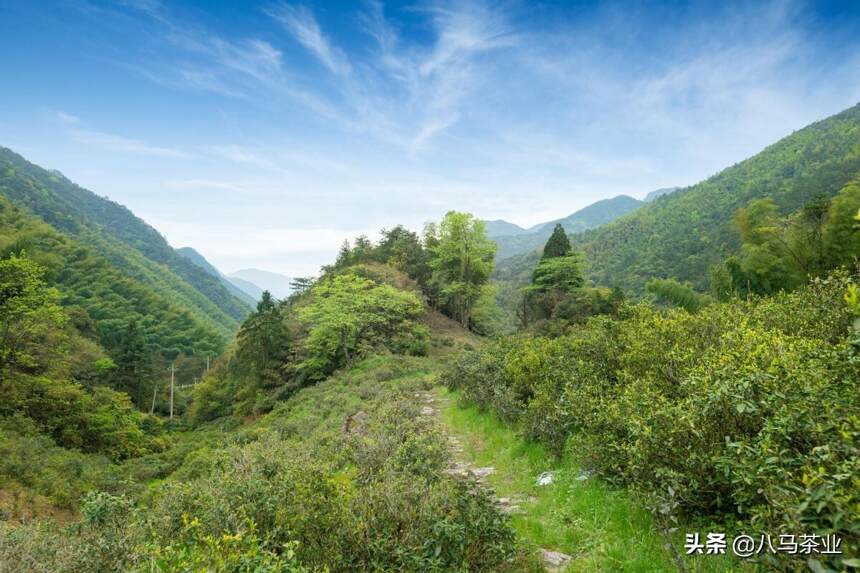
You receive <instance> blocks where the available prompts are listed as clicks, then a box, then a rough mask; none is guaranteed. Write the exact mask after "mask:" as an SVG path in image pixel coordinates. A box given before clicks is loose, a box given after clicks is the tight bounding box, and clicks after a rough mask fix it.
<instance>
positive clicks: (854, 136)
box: [573, 105, 860, 293]
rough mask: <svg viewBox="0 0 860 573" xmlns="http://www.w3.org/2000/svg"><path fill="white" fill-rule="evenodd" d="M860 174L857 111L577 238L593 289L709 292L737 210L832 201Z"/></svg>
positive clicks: (735, 239) (731, 242) (732, 242)
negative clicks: (676, 284) (687, 286)
mask: <svg viewBox="0 0 860 573" xmlns="http://www.w3.org/2000/svg"><path fill="white" fill-rule="evenodd" d="M858 172H860V105H856V106H854V107H852V108H850V109H847V110H845V111H843V112H841V113H839V114H837V115H834V116H832V117H830V118H828V119H825V120H823V121H819V122H817V123H814V124H812V125H810V126H808V127H806V128H804V129H802V130H800V131H797V132H795V133H793V134H792V135H789V136H788V137H786V138H784V139H782V140H780V141H779V142H777V143H775V144H773V145H771V146H769V147H768V148H766V149H765V150H764V151H762V152H761V153H759V154H758V155H755V156H754V157H751V158H750V159H747V160H745V161H743V162H741V163H738V164H737V165H733V166H732V167H729V168H728V169H725V170H723V171H722V172H720V173H718V174H717V175H714V176H713V177H711V178H710V179H707V180H705V181H703V182H701V183H699V184H697V185H693V186H692V187H688V188H685V189H681V190H679V191H677V192H675V193H672V194H670V195H666V196H664V197H662V198H661V199H660V200H658V201H654V202H652V203H649V204H647V205H645V206H644V207H642V208H641V209H639V210H637V211H636V212H635V213H633V214H631V215H629V216H627V217H624V218H622V219H620V220H618V221H614V222H612V223H609V224H608V225H605V226H603V227H601V228H598V229H594V230H590V231H586V232H585V233H582V234H580V235H578V236H576V237H575V238H574V241H573V246H574V248H575V249H579V250H582V251H584V252H585V271H586V275H587V276H588V277H589V278H590V279H591V280H592V281H593V282H594V283H596V284H601V285H608V286H620V287H622V288H623V289H624V290H627V291H632V292H635V293H641V292H643V290H644V288H645V283H646V282H648V280H649V279H652V278H655V277H674V278H677V279H678V280H680V281H690V282H691V283H692V284H693V285H694V286H696V287H698V288H700V289H705V288H707V287H708V284H709V279H708V273H709V269H710V267H711V266H712V265H714V264H716V263H718V262H720V261H721V260H722V259H723V258H724V257H725V256H726V255H728V254H731V253H734V252H737V251H738V249H739V247H740V237H739V236H738V234H737V232H736V230H734V229H733V228H732V225H731V220H732V216H733V215H734V213H735V211H736V210H737V209H738V208H740V207H744V206H745V205H747V204H748V203H750V202H751V201H753V200H755V199H763V198H771V199H773V201H774V202H775V204H776V205H777V207H778V209H779V212H780V213H781V214H783V215H784V214H787V213H791V212H794V211H796V210H798V209H800V208H801V207H803V206H804V205H806V204H807V203H809V202H810V201H811V200H812V199H813V198H814V197H815V196H816V195H817V194H819V193H822V194H824V195H825V196H827V197H832V196H834V195H836V193H838V192H839V190H840V189H842V188H843V187H844V186H845V185H846V184H847V183H848V182H849V181H850V180H851V179H852V178H853V177H854V176H855V175H856V174H857V173H858Z"/></svg>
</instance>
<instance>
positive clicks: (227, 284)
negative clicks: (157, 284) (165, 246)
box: [176, 247, 262, 306]
mask: <svg viewBox="0 0 860 573" xmlns="http://www.w3.org/2000/svg"><path fill="white" fill-rule="evenodd" d="M176 253H177V254H178V255H179V256H181V257H185V258H186V259H188V260H189V261H191V262H192V263H194V264H195V265H197V266H198V267H200V268H201V269H203V270H204V271H206V272H207V273H209V274H210V275H212V276H213V277H215V278H217V279H218V282H220V283H221V285H222V286H223V287H224V288H225V289H227V292H229V293H230V294H232V295H233V296H235V297H236V298H238V299H239V300H241V301H242V302H244V303H245V304H247V305H248V306H254V305H255V304H257V300H259V298H260V297H259V296H252V295H251V294H250V293H248V292H247V291H246V290H245V289H243V288H241V287H239V286H238V285H236V284H234V283H233V282H232V281H231V280H230V279H228V278H227V277H225V276H224V275H223V274H221V271H219V270H218V269H216V268H215V266H214V265H213V264H212V263H210V262H209V261H207V260H206V257H204V256H203V255H201V254H200V253H198V252H197V251H195V250H194V249H193V248H191V247H180V248H178V249H176ZM261 292H262V291H261Z"/></svg>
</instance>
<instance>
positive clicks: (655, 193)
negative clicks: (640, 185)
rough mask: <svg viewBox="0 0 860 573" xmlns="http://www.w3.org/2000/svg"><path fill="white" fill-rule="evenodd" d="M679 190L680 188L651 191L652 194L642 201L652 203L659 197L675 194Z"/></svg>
mask: <svg viewBox="0 0 860 573" xmlns="http://www.w3.org/2000/svg"><path fill="white" fill-rule="evenodd" d="M678 189H680V187H663V188H662V189H655V190H654V191H651V192H650V193H648V194H647V195H645V198H644V199H642V201H644V202H645V203H650V202H651V201H653V200H654V199H656V198H657V197H662V196H663V195H668V194H669V193H674V192H675V191H677V190H678Z"/></svg>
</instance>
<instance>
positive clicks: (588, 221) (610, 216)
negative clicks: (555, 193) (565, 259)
mask: <svg viewBox="0 0 860 573" xmlns="http://www.w3.org/2000/svg"><path fill="white" fill-rule="evenodd" d="M643 204H644V202H643V201H639V200H638V199H634V198H633V197H628V196H627V195H618V196H617V197H613V198H611V199H602V200H600V201H597V202H595V203H592V204H591V205H589V206H587V207H584V208H582V209H580V210H579V211H577V212H575V213H572V214H571V215H568V216H567V217H564V218H563V219H556V220H554V221H548V222H546V223H540V224H538V225H535V226H534V227H531V228H530V229H528V230H527V231H526V232H524V233H520V234H515V235H505V236H497V237H492V238H493V240H494V241H495V242H496V245H497V246H498V249H497V251H496V259H497V260H501V259H505V258H508V257H512V256H514V255H519V254H523V253H528V252H530V251H534V250H536V249H539V248H540V247H542V246H543V245H544V244H545V243H546V241H547V239H549V236H550V235H551V234H552V230H553V228H554V227H555V225H556V223H561V226H562V227H564V230H565V231H567V232H568V233H579V232H581V231H585V230H587V229H591V228H593V227H597V226H599V225H603V224H606V223H608V222H610V221H614V220H615V219H617V218H619V217H622V216H624V215H626V214H627V213H630V212H631V211H634V210H636V209H638V208H639V207H640V206H641V205H643Z"/></svg>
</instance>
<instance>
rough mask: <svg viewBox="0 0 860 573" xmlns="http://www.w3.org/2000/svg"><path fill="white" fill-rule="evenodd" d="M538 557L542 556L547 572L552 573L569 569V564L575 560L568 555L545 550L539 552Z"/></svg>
mask: <svg viewBox="0 0 860 573" xmlns="http://www.w3.org/2000/svg"><path fill="white" fill-rule="evenodd" d="M538 555H539V556H540V559H541V561H543V564H544V567H546V570H547V571H550V572H557V571H563V570H564V568H565V567H567V565H568V563H570V562H571V560H572V559H573V557H571V556H570V555H568V554H567V553H562V552H560V551H552V550H550V549H543V548H541V549H539V550H538Z"/></svg>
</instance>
